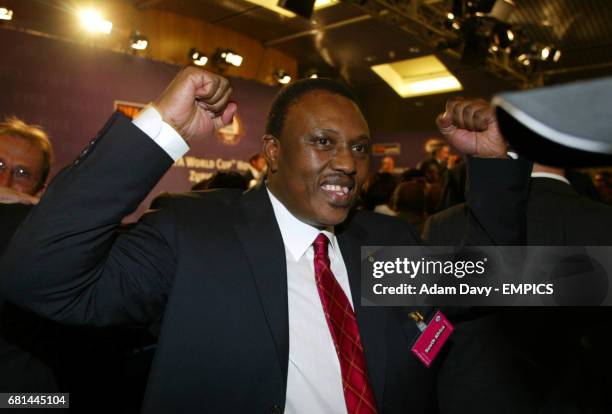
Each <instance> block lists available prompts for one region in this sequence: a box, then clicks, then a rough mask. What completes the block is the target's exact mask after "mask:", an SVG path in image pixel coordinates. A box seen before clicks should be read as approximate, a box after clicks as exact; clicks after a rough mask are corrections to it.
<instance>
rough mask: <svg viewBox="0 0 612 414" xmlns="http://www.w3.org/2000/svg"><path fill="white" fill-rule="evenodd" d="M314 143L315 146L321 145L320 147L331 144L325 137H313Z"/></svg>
mask: <svg viewBox="0 0 612 414" xmlns="http://www.w3.org/2000/svg"><path fill="white" fill-rule="evenodd" d="M314 140H315V142H316V143H317V145H321V146H324V147H325V146H328V145H329V144H331V140H330V139H329V138H327V137H315V139H314Z"/></svg>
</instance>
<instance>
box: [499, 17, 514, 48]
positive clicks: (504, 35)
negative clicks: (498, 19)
mask: <svg viewBox="0 0 612 414" xmlns="http://www.w3.org/2000/svg"><path fill="white" fill-rule="evenodd" d="M515 38H516V36H515V34H514V32H513V31H512V29H510V27H509V26H508V25H507V24H504V23H497V24H496V25H495V26H494V27H493V43H494V44H495V45H497V46H499V47H500V48H501V49H505V48H506V47H508V46H510V45H511V44H512V43H514V39H515Z"/></svg>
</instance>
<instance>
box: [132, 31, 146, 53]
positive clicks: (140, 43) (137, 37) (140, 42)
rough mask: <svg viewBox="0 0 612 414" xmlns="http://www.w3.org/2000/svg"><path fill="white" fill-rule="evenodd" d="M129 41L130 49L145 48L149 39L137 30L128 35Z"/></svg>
mask: <svg viewBox="0 0 612 414" xmlns="http://www.w3.org/2000/svg"><path fill="white" fill-rule="evenodd" d="M130 42H131V47H132V49H135V50H145V49H146V48H147V46H148V45H149V41H148V40H147V38H146V37H145V36H143V35H141V34H140V33H138V32H134V33H133V34H132V35H131V36H130Z"/></svg>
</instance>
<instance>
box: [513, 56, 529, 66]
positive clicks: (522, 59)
mask: <svg viewBox="0 0 612 414" xmlns="http://www.w3.org/2000/svg"><path fill="white" fill-rule="evenodd" d="M516 60H518V62H519V63H522V64H523V65H524V66H529V65H531V59H530V56H529V55H528V54H527V53H521V54H520V55H519V56H518V57H517V58H516Z"/></svg>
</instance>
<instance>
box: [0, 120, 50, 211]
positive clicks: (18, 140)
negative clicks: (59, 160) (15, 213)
mask: <svg viewBox="0 0 612 414" xmlns="http://www.w3.org/2000/svg"><path fill="white" fill-rule="evenodd" d="M52 159H53V148H52V146H51V142H50V141H49V137H48V136H47V134H46V133H45V131H43V130H42V128H40V127H38V126H35V125H28V124H26V123H25V122H23V121H22V120H20V119H18V118H15V117H10V118H6V119H5V120H4V121H3V122H2V123H0V203H2V204H15V203H17V204H36V203H37V202H38V198H39V197H40V195H41V194H42V192H43V190H44V188H45V184H46V182H47V177H48V175H49V169H50V167H51V161H52Z"/></svg>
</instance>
